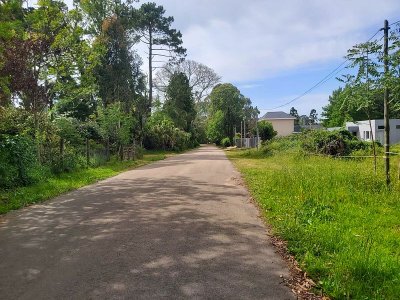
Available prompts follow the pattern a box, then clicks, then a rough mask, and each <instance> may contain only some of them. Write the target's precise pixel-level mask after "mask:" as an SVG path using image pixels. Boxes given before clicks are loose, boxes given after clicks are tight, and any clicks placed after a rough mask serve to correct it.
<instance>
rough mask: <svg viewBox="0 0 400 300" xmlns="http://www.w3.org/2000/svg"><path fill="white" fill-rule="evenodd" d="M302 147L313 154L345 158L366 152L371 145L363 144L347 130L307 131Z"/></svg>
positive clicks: (303, 135) (303, 136) (303, 137)
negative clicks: (344, 156)
mask: <svg viewBox="0 0 400 300" xmlns="http://www.w3.org/2000/svg"><path fill="white" fill-rule="evenodd" d="M301 145H302V147H303V149H304V150H306V151H308V152H311V153H321V154H326V155H335V156H343V155H349V154H350V153H351V152H352V151H355V150H365V149H368V148H369V147H370V145H369V143H365V142H362V141H360V140H358V139H357V138H356V137H355V136H353V135H352V134H351V133H350V132H348V131H347V130H339V131H332V132H330V131H322V130H317V131H313V130H310V131H306V132H304V133H303V134H302V143H301Z"/></svg>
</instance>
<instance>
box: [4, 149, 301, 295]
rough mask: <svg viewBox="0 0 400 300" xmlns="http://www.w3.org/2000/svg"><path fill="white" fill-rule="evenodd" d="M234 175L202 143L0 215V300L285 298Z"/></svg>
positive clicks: (261, 230) (260, 227) (277, 267)
mask: <svg viewBox="0 0 400 300" xmlns="http://www.w3.org/2000/svg"><path fill="white" fill-rule="evenodd" d="M235 178H238V173H237V172H236V171H235V169H234V168H233V166H232V164H231V163H230V162H229V160H228V159H227V158H226V156H225V154H224V153H223V151H221V150H219V149H217V148H216V147H213V146H203V147H200V148H199V149H197V150H194V151H191V152H187V153H185V154H181V155H177V156H174V157H171V158H169V159H166V160H164V161H160V162H156V163H153V164H151V165H147V166H144V167H141V168H138V169H135V170H131V171H128V172H125V173H122V174H120V175H118V176H116V177H113V178H110V179H107V180H104V181H101V182H98V183H96V184H93V185H90V186H87V187H84V188H81V189H79V190H76V191H74V192H71V193H68V194H65V195H63V196H60V197H57V198H55V199H53V200H51V201H49V202H46V203H44V204H41V205H34V206H31V207H28V208H26V209H22V210H20V211H17V212H11V213H9V214H7V215H5V216H3V217H0V298H1V299H159V298H167V299H187V298H190V299H294V298H295V297H294V295H293V294H292V292H291V291H290V289H289V288H288V287H286V286H285V285H284V284H283V283H282V281H283V280H282V278H281V276H284V277H288V269H287V267H286V265H285V263H284V262H283V261H282V259H281V258H280V257H279V256H278V255H277V254H276V253H275V252H274V248H273V246H272V245H271V243H270V242H269V240H268V236H267V235H266V228H265V226H264V224H263V223H262V221H261V220H260V218H259V217H258V211H257V209H256V208H255V207H254V205H253V204H252V203H250V202H249V200H248V198H249V197H248V193H247V191H246V190H245V188H244V187H243V186H240V185H237V184H236V182H235Z"/></svg>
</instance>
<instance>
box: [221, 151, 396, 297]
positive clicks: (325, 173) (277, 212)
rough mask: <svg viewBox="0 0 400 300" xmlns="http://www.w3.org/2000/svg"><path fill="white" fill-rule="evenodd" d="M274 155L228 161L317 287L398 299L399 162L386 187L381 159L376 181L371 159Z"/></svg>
mask: <svg viewBox="0 0 400 300" xmlns="http://www.w3.org/2000/svg"><path fill="white" fill-rule="evenodd" d="M292 149H293V148H292ZM274 153H275V154H273V155H272V154H270V153H269V155H262V154H261V155H260V152H257V151H255V150H254V151H244V152H243V151H236V152H229V153H228V156H229V157H230V158H231V159H232V160H233V162H234V164H235V165H236V166H237V168H238V169H239V170H240V171H241V172H242V174H243V175H244V178H245V181H246V183H247V185H248V187H249V189H250V191H251V193H252V195H253V196H254V198H255V199H256V200H257V201H258V203H259V205H260V208H261V209H262V210H263V212H264V214H265V217H266V218H267V219H268V221H269V223H270V224H271V225H272V227H273V230H274V231H275V234H277V235H279V236H281V237H282V238H283V239H285V240H286V241H287V242H288V248H289V251H290V252H291V253H293V254H294V255H295V257H296V258H297V260H298V261H299V262H300V264H301V265H302V267H303V268H304V270H305V271H306V272H307V273H308V274H309V275H310V276H311V277H312V278H313V279H314V280H315V281H316V282H317V285H318V288H319V289H321V290H322V291H324V292H325V293H327V294H328V295H330V296H331V297H332V298H335V299H399V298H400V184H399V181H398V180H397V178H396V176H397V174H396V173H397V172H396V171H397V163H398V158H394V159H393V160H392V163H393V165H392V167H393V170H394V171H393V182H394V183H393V185H392V186H391V187H390V188H387V187H386V185H385V178H384V176H383V173H384V171H383V169H384V166H383V160H380V161H379V165H378V172H379V173H380V174H379V175H378V176H375V175H374V171H373V162H372V160H370V159H366V160H362V159H356V160H350V159H346V160H345V159H334V158H328V157H319V156H308V155H304V154H301V153H300V152H299V151H281V152H274ZM395 175H396V176H395Z"/></svg>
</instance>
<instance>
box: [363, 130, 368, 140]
mask: <svg viewBox="0 0 400 300" xmlns="http://www.w3.org/2000/svg"><path fill="white" fill-rule="evenodd" d="M364 140H369V131H364Z"/></svg>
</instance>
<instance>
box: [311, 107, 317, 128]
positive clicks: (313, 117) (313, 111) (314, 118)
mask: <svg viewBox="0 0 400 300" xmlns="http://www.w3.org/2000/svg"><path fill="white" fill-rule="evenodd" d="M309 120H310V124H311V125H315V124H317V122H318V114H317V110H316V109H314V108H313V109H311V111H310V116H309Z"/></svg>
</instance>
